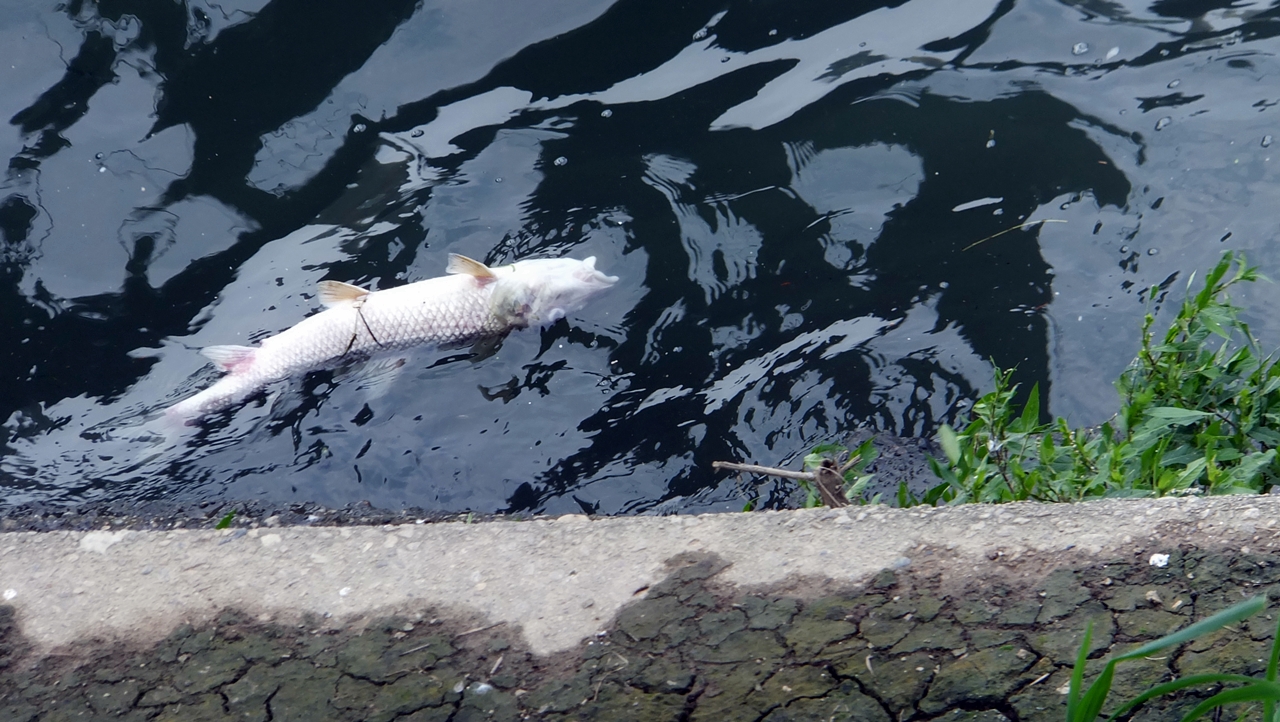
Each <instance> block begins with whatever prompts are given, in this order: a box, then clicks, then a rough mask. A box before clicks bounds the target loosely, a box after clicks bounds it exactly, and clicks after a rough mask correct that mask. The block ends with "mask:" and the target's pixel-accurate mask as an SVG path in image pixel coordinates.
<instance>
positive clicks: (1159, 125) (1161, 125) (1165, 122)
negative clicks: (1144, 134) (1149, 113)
mask: <svg viewBox="0 0 1280 722" xmlns="http://www.w3.org/2000/svg"><path fill="white" fill-rule="evenodd" d="M1172 122H1173V118H1170V117H1169V116H1167V115H1166V116H1165V117H1163V118H1161V119H1160V120H1157V121H1156V130H1164V129H1165V128H1168V127H1169V124H1170V123H1172Z"/></svg>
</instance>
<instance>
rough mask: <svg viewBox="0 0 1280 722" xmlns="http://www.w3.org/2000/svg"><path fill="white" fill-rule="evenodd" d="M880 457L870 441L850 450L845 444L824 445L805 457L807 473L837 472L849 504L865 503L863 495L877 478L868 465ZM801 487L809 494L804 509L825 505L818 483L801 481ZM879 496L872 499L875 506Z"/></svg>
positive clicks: (816, 447) (799, 480) (806, 496)
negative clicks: (822, 470)
mask: <svg viewBox="0 0 1280 722" xmlns="http://www.w3.org/2000/svg"><path fill="white" fill-rule="evenodd" d="M875 458H876V447H875V446H874V445H873V444H872V443H871V439H867V440H866V441H864V442H862V443H861V444H859V445H858V447H857V448H855V449H854V450H853V451H850V450H849V449H848V447H846V446H845V445H844V444H821V445H819V446H815V447H814V448H813V450H812V451H810V452H809V453H808V454H806V455H805V457H804V468H805V471H810V472H814V473H817V471H818V470H819V469H822V468H827V469H831V470H832V471H834V472H835V474H836V475H837V476H838V478H839V479H840V480H841V483H842V485H843V493H844V497H845V498H846V499H848V500H849V501H856V502H859V503H862V502H863V500H862V495H863V493H864V492H865V491H866V489H867V484H868V483H869V482H870V481H871V480H872V479H873V478H875V474H868V473H866V469H867V465H868V464H870V463H871V462H872V461H875ZM797 481H798V482H799V484H800V488H801V489H803V490H804V492H805V500H804V508H806V509H811V508H813V507H818V506H822V496H821V494H820V493H819V490H818V487H817V484H816V482H815V481H810V480H808V479H797ZM878 502H879V496H878V495H877V497H876V498H875V499H872V500H871V503H873V504H875V503H878Z"/></svg>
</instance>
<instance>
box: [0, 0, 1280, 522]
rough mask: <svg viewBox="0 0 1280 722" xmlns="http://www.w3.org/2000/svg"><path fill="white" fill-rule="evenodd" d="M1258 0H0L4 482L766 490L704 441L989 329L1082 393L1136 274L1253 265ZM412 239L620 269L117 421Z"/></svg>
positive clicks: (786, 425)
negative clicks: (560, 303) (496, 322)
mask: <svg viewBox="0 0 1280 722" xmlns="http://www.w3.org/2000/svg"><path fill="white" fill-rule="evenodd" d="M1277 5H1278V3H1274V2H1249V1H1248V0H1236V1H1235V2H1226V1H1222V2H1214V1H1197V2H1181V1H1178V0H1158V1H1156V2H1137V1H1132V2H1107V1H1105V0H1094V1H1082V2H1052V1H1050V0H1038V1H1019V2H1013V1H1003V2H1001V1H998V0H911V1H909V2H891V3H879V4H877V3H869V2H861V3H834V2H828V1H825V0H824V1H814V2H768V1H757V2H730V3H726V2H723V1H720V2H685V3H665V2H648V3H645V2H630V1H627V0H623V1H621V2H616V3H608V2H592V1H591V0H573V1H572V2H570V1H568V0H555V1H554V2H552V1H549V0H526V1H523V2H519V3H513V2H493V1H492V0H474V1H472V2H466V3H431V2H423V3H418V4H414V3H409V2H383V3H375V4H366V5H360V6H359V7H357V6H355V5H351V4H350V3H346V2H329V1H328V0H271V1H270V2H265V3H263V2H254V1H253V0H246V1H245V2H241V3H235V2H231V3H221V4H215V3H207V2H195V1H190V2H185V3H183V2H173V0H108V1H104V2H100V3H97V4H93V3H81V2H72V3H69V4H58V5H54V4H52V3H44V4H42V5H39V6H36V5H33V4H30V3H26V2H18V1H17V0H0V61H2V62H0V117H3V118H5V119H8V123H7V124H5V125H3V126H0V153H3V154H4V155H5V156H6V157H8V158H9V165H8V170H7V171H6V175H5V177H4V180H3V184H2V185H0V234H2V238H3V248H2V256H0V334H2V335H0V339H3V347H2V348H0V419H5V421H4V424H3V427H2V429H0V442H2V443H0V454H2V456H0V485H2V486H0V488H2V489H3V491H2V492H0V493H2V494H3V500H4V502H3V503H4V504H9V505H12V504H18V503H26V502H32V501H44V502H52V503H75V502H79V501H84V500H94V499H156V498H171V499H205V498H225V499H251V498H254V499H268V500H275V501H288V500H299V501H301V500H307V501H318V502H321V503H327V504H343V503H347V502H351V501H356V500H369V501H371V502H372V503H374V504H375V505H377V506H383V507H399V506H403V505H416V506H421V507H425V508H429V509H439V510H462V509H472V510H476V511H486V512H487V511H495V510H541V511H547V512H565V511H578V510H582V509H587V510H594V511H599V512H601V513H610V514H615V513H636V512H645V511H671V510H691V511H692V510H707V509H733V508H741V506H742V504H743V503H744V501H745V499H746V498H747V497H748V496H749V495H755V494H759V495H760V496H761V497H762V500H763V501H764V503H766V504H770V503H778V502H779V500H780V498H781V496H782V495H783V494H784V493H785V492H786V488H784V487H774V486H768V485H765V486H758V487H751V488H746V487H744V486H742V482H740V481H739V480H736V479H726V478H723V477H720V476H717V475H714V474H712V473H711V471H710V463H711V462H712V461H713V460H717V459H742V460H753V461H757V462H761V463H782V462H785V461H788V460H791V459H793V458H794V456H795V455H796V454H798V453H802V452H803V451H804V450H805V449H806V448H808V447H809V446H811V445H812V444H814V443H816V442H820V441H825V440H829V439H831V438H835V437H839V436H841V435H843V434H845V433H846V432H848V431H850V430H852V429H855V428H868V429H872V430H880V431H891V432H894V433H896V434H900V435H904V436H929V435H931V434H932V433H933V431H934V429H935V428H936V427H937V425H938V424H940V423H942V422H943V421H946V420H949V419H952V418H953V417H954V415H955V414H956V413H957V411H959V410H961V409H963V408H964V405H965V403H966V402H967V401H968V400H969V399H971V398H973V396H974V395H975V394H977V393H980V392H981V391H982V389H984V388H986V387H987V386H988V385H989V379H990V362H991V360H992V359H994V360H995V361H996V362H997V363H999V364H1001V365H1003V366H1013V365H1016V366H1017V367H1018V378H1019V379H1020V380H1021V381H1024V382H1039V383H1040V384H1041V386H1042V388H1043V389H1045V390H1046V391H1047V393H1048V397H1049V403H1050V408H1051V410H1052V411H1053V412H1054V413H1058V414H1066V415H1068V416H1069V417H1071V418H1072V419H1073V420H1075V421H1077V422H1080V423H1090V422H1095V421H1098V420H1100V419H1102V418H1105V416H1106V415H1108V414H1109V413H1110V411H1111V410H1112V408H1113V405H1114V392H1113V391H1112V390H1111V387H1110V382H1111V379H1112V378H1114V376H1115V375H1116V374H1117V373H1118V372H1119V370H1120V369H1121V368H1122V367H1123V365H1124V364H1125V362H1126V361H1127V360H1128V359H1129V358H1130V357H1131V355H1132V353H1133V350H1134V348H1135V347H1136V344H1137V338H1136V328H1137V323H1138V320H1139V319H1140V317H1141V315H1142V313H1144V312H1145V310H1146V309H1147V308H1148V301H1149V299H1148V294H1147V292H1146V289H1148V288H1149V287H1150V286H1152V285H1153V284H1164V285H1165V286H1167V287H1169V288H1170V289H1171V291H1172V292H1173V293H1174V294H1175V295H1174V296H1172V297H1176V294H1180V293H1181V289H1182V288H1183V287H1184V286H1185V283H1186V282H1187V280H1188V278H1189V276H1190V274H1191V272H1192V271H1194V270H1196V269H1201V268H1204V267H1206V266H1208V265H1209V264H1211V263H1212V262H1213V261H1214V260H1215V259H1216V258H1217V256H1218V254H1220V253H1221V252H1222V251H1223V250H1226V249H1236V250H1244V251H1246V252H1248V254H1249V256H1250V259H1251V260H1253V261H1255V262H1257V263H1259V264H1260V265H1262V266H1263V269H1264V270H1265V271H1269V272H1270V273H1271V275H1273V276H1274V275H1276V274H1277V273H1278V272H1277V270H1276V269H1277V267H1278V266H1280V257H1278V256H1280V253H1278V249H1277V247H1276V245H1275V244H1274V243H1273V238H1274V236H1275V233H1276V230H1277V223H1278V222H1277V213H1276V209H1277V208H1278V207H1280V203H1278V202H1277V201H1278V200H1280V192H1278V191H1280V184H1277V182H1276V171H1275V166H1276V165H1277V164H1278V163H1280V157H1277V160H1276V161H1275V162H1273V161H1272V157H1273V155H1272V148H1271V147H1270V145H1271V137H1272V134H1273V133H1277V132H1280V127H1278V126H1277V123H1276V118H1277V115H1276V113H1277V112H1280V111H1277V110H1275V109H1274V106H1275V105H1276V104H1277V103H1280V80H1277V78H1278V77H1280V75H1278V73H1280V61H1278V60H1277V54H1278V53H1280V40H1278V39H1277V37H1276V36H1277V34H1280V9H1277ZM1042 220H1043V221H1054V222H1052V223H1043V224H1040V223H1030V224H1029V225H1023V224H1028V223H1029V222H1034V221H1042ZM1002 232H1004V233H1003V234H1002V235H998V236H997V235H996V234H1000V233H1002ZM993 236H994V237H993ZM450 252H457V253H464V254H466V255H470V256H473V257H476V258H483V259H485V260H487V261H489V262H502V261H507V260H511V259H514V258H522V257H528V256H558V255H573V256H576V257H584V256H587V255H595V256H597V257H598V259H599V263H598V265H599V266H600V267H601V268H602V269H604V270H606V271H607V272H609V273H613V274H617V275H619V276H621V277H622V280H621V281H620V282H619V284H618V285H617V286H616V287H615V288H614V289H613V290H612V291H611V292H610V293H609V294H607V295H606V296H604V297H602V298H601V299H600V300H599V302H598V303H593V304H592V305H591V306H590V307H589V308H587V309H586V310H584V311H582V312H580V313H578V314H576V315H575V316H573V317H571V318H570V319H569V320H568V321H567V322H560V323H558V324H556V325H555V326H552V327H550V328H547V329H544V330H541V331H525V332H520V333H515V334H513V335H511V336H510V337H508V338H507V339H506V341H505V342H504V343H503V344H502V346H501V348H500V350H499V351H498V352H497V353H496V354H494V355H491V356H487V357H484V356H479V357H473V356H471V355H469V354H467V353H465V352H451V353H440V352H434V353H433V352H424V353H422V354H419V355H418V356H415V357H414V358H413V359H411V361H410V364H409V366H408V368H407V371H408V373H405V374H403V375H402V377H401V378H400V379H399V380H398V381H397V382H396V384H395V386H394V388H393V389H392V391H391V393H389V394H387V395H386V396H383V397H380V398H370V397H369V396H368V394H367V392H365V391H363V390H361V389H360V388H358V387H359V384H357V383H353V382H351V380H349V379H346V378H344V377H343V376H342V375H341V374H337V375H335V374H333V373H330V372H318V373H313V374H311V375H309V376H308V377H306V378H305V379H299V380H297V381H295V382H293V383H291V384H284V385H281V386H280V387H279V388H276V389H272V392H271V393H270V394H268V395H265V396H263V397H261V398H258V399H256V400H254V401H253V402H250V403H248V404H246V405H245V406H243V407H242V408H239V409H237V410H235V411H233V412H230V413H226V414H223V415H220V416H217V417H215V418H212V419H210V420H209V421H208V423H207V424H205V425H204V426H202V427H201V428H199V429H198V430H193V431H192V432H191V433H190V434H188V435H187V436H185V437H180V438H177V439H176V440H172V441H169V442H166V441H164V440H163V438H162V437H160V436H158V435H157V433H156V432H155V429H154V424H155V422H154V421H152V420H151V417H152V416H154V414H155V412H156V411H157V410H159V409H161V408H163V407H164V406H166V405H168V404H170V403H172V402H174V401H175V400H177V399H178V398H180V397H182V396H183V395H186V394H190V393H192V392H193V391H194V390H195V389H197V388H199V387H202V386H204V385H207V384H209V383H210V382H211V381H212V380H213V378H214V377H215V375H216V374H215V373H214V372H213V371H212V369H211V368H209V367H208V366H207V365H206V364H205V361H204V359H203V358H202V357H201V356H199V355H198V354H197V352H196V351H197V349H199V348H200V347H202V346H206V345H211V344H225V343H248V342H252V341H256V340H259V339H261V338H263V337H265V336H267V335H270V334H272V333H275V332H278V331H280V330H282V329H284V328H287V327H288V326H290V325H292V324H294V323H296V322H297V321H298V320H299V319H301V318H303V317H304V316H305V315H307V314H308V313H311V312H313V311H314V310H315V308H316V303H315V301H314V291H313V289H314V286H315V283H316V282H317V281H319V280H322V279H328V278H332V279H339V280H344V281H351V282H355V283H359V284H364V285H368V286H370V287H377V288H383V287H388V286H392V285H397V284H400V283H404V282H408V281H414V280H420V279H423V278H429V277H432V276H436V275H440V274H441V273H442V272H443V268H444V265H445V259H446V256H447V254H448V253H450ZM1248 294H1249V295H1248V296H1247V297H1245V298H1243V299H1242V300H1243V301H1244V302H1246V303H1248V304H1250V305H1251V307H1252V308H1255V309H1258V311H1257V312H1256V313H1255V317H1254V318H1253V320H1254V322H1255V325H1256V327H1257V330H1258V331H1259V333H1260V335H1262V336H1263V337H1264V338H1270V339H1275V338H1280V333H1277V331H1278V330H1280V329H1277V325H1280V321H1277V320H1273V318H1272V316H1271V315H1270V314H1268V313H1266V309H1267V308H1268V307H1270V306H1271V305H1273V304H1275V303H1276V302H1277V301H1280V291H1278V290H1277V288H1276V287H1275V286H1274V285H1273V286H1265V285H1264V286H1259V287H1257V288H1253V289H1249V291H1248Z"/></svg>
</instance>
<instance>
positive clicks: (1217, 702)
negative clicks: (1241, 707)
mask: <svg viewBox="0 0 1280 722" xmlns="http://www.w3.org/2000/svg"><path fill="white" fill-rule="evenodd" d="M1277 699H1280V684H1276V683H1275V682H1267V681H1265V680H1254V682H1253V684H1250V685H1247V686H1244V687H1236V688H1235V689H1228V690H1223V691H1222V692H1219V693H1217V694H1215V695H1214V696H1212V697H1210V698H1209V699H1206V700H1205V701H1203V702H1201V703H1200V704H1198V705H1196V707H1195V709H1193V710H1191V711H1190V712H1188V713H1187V714H1186V716H1185V717H1183V718H1182V722H1192V720H1196V719H1199V718H1200V717H1202V716H1204V714H1205V713H1206V712H1208V711H1209V710H1212V709H1213V708H1215V707H1221V706H1223V705H1227V704H1234V703H1236V702H1256V701H1258V700H1273V701H1274V700H1277Z"/></svg>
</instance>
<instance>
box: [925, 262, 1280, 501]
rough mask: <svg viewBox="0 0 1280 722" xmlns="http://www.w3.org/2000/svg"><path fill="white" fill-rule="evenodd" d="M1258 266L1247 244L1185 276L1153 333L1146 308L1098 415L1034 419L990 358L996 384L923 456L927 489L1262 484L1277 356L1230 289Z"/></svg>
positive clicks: (1136, 491) (1166, 488)
mask: <svg viewBox="0 0 1280 722" xmlns="http://www.w3.org/2000/svg"><path fill="white" fill-rule="evenodd" d="M1258 278H1259V275H1258V272H1257V269H1256V268H1253V267H1250V266H1247V265H1246V264H1245V260H1244V258H1243V256H1237V255H1235V254H1230V253H1228V254H1224V255H1223V257H1222V259H1221V260H1220V261H1219V262H1218V264H1217V265H1216V266H1215V267H1214V268H1213V269H1212V270H1211V271H1210V272H1209V273H1208V275H1207V276H1206V277H1205V281H1204V287H1203V289H1201V290H1200V291H1199V292H1198V293H1196V294H1194V295H1191V294H1190V287H1188V298H1187V299H1186V300H1185V301H1183V303H1182V305H1181V307H1180V309H1179V311H1178V313H1177V316H1176V317H1175V318H1174V320H1173V323H1172V324H1171V325H1170V327H1169V329H1168V330H1167V331H1166V332H1165V334H1164V336H1163V338H1162V339H1161V340H1159V341H1157V340H1156V337H1155V334H1154V333H1153V332H1152V330H1151V329H1152V326H1153V325H1154V324H1155V317H1154V316H1153V315H1152V314H1151V313H1148V314H1147V315H1146V318H1145V320H1144V322H1143V326H1142V346H1141V348H1140V349H1139V352H1138V355H1137V357H1136V358H1135V359H1134V360H1133V362H1132V363H1131V364H1130V366H1129V367H1128V368H1127V369H1126V370H1125V372H1124V373H1123V374H1122V375H1121V377H1120V379H1119V380H1118V381H1117V382H1116V387H1117V388H1118V389H1119V391H1120V395H1121V407H1120V411H1119V413H1117V414H1116V415H1115V416H1114V417H1113V418H1112V419H1111V420H1110V421H1108V422H1107V423H1104V424H1102V425H1101V426H1098V427H1094V428H1086V429H1072V428H1071V427H1070V426H1068V424H1067V422H1066V421H1065V420H1064V419H1062V418H1058V419H1055V420H1054V421H1053V422H1052V423H1049V424H1042V423H1040V420H1039V419H1040V402H1039V388H1038V387H1033V388H1032V390H1031V393H1030V394H1029V396H1028V400H1027V402H1026V404H1025V405H1024V406H1023V408H1022V410H1021V412H1018V411H1016V410H1015V409H1014V405H1013V399H1014V397H1015V395H1016V393H1017V389H1018V387H1017V386H1016V385H1013V384H1011V382H1010V378H1011V376H1012V372H1011V371H1007V370H1001V369H999V368H997V369H996V371H995V389H994V390H993V391H992V392H990V393H988V394H986V395H984V396H983V397H982V398H981V399H979V400H978V401H977V402H976V403H975V404H974V406H973V409H972V411H971V413H970V417H971V420H970V421H969V423H968V424H967V425H965V426H964V427H963V428H962V429H960V430H956V429H953V428H952V427H950V426H945V425H944V426H943V427H942V428H941V429H940V430H939V433H938V440H939V442H940V445H941V446H942V450H943V452H944V454H945V455H946V461H945V463H942V462H939V461H937V460H934V459H931V460H930V465H931V467H932V468H933V471H934V473H935V474H937V475H938V476H939V477H940V478H941V479H942V480H943V481H944V482H945V483H946V486H947V488H946V489H945V490H944V491H941V492H939V493H938V494H936V496H935V497H934V501H935V502H936V501H947V502H970V501H980V502H1003V501H1022V500H1029V499H1031V500H1042V501H1076V500H1080V499H1085V498H1089V497H1098V496H1163V495H1167V494H1186V493H1209V494H1235V493H1257V492H1261V491H1265V490H1267V489H1268V488H1269V487H1270V486H1272V485H1273V484H1275V483H1276V481H1277V479H1278V478H1280V464H1278V463H1277V458H1276V447H1277V446H1278V445H1280V431H1276V428H1277V427H1280V367H1277V363H1276V360H1275V358H1274V357H1273V356H1262V355H1260V354H1259V352H1258V350H1257V349H1258V344H1257V341H1256V339H1254V337H1253V334H1252V333H1251V332H1250V331H1249V327H1248V325H1247V324H1246V323H1245V322H1244V321H1242V320H1240V317H1239V314H1240V309H1239V307H1237V306H1235V305H1233V304H1232V303H1231V301H1230V299H1229V297H1228V296H1227V290H1228V289H1229V288H1231V287H1232V286H1234V285H1236V284H1238V283H1242V282H1245V281H1254V280H1256V279H1258ZM1188 286H1190V284H1188ZM1154 291H1155V290H1154V289H1153V295H1154ZM932 494H933V491H932V490H931V492H930V495H932Z"/></svg>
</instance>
